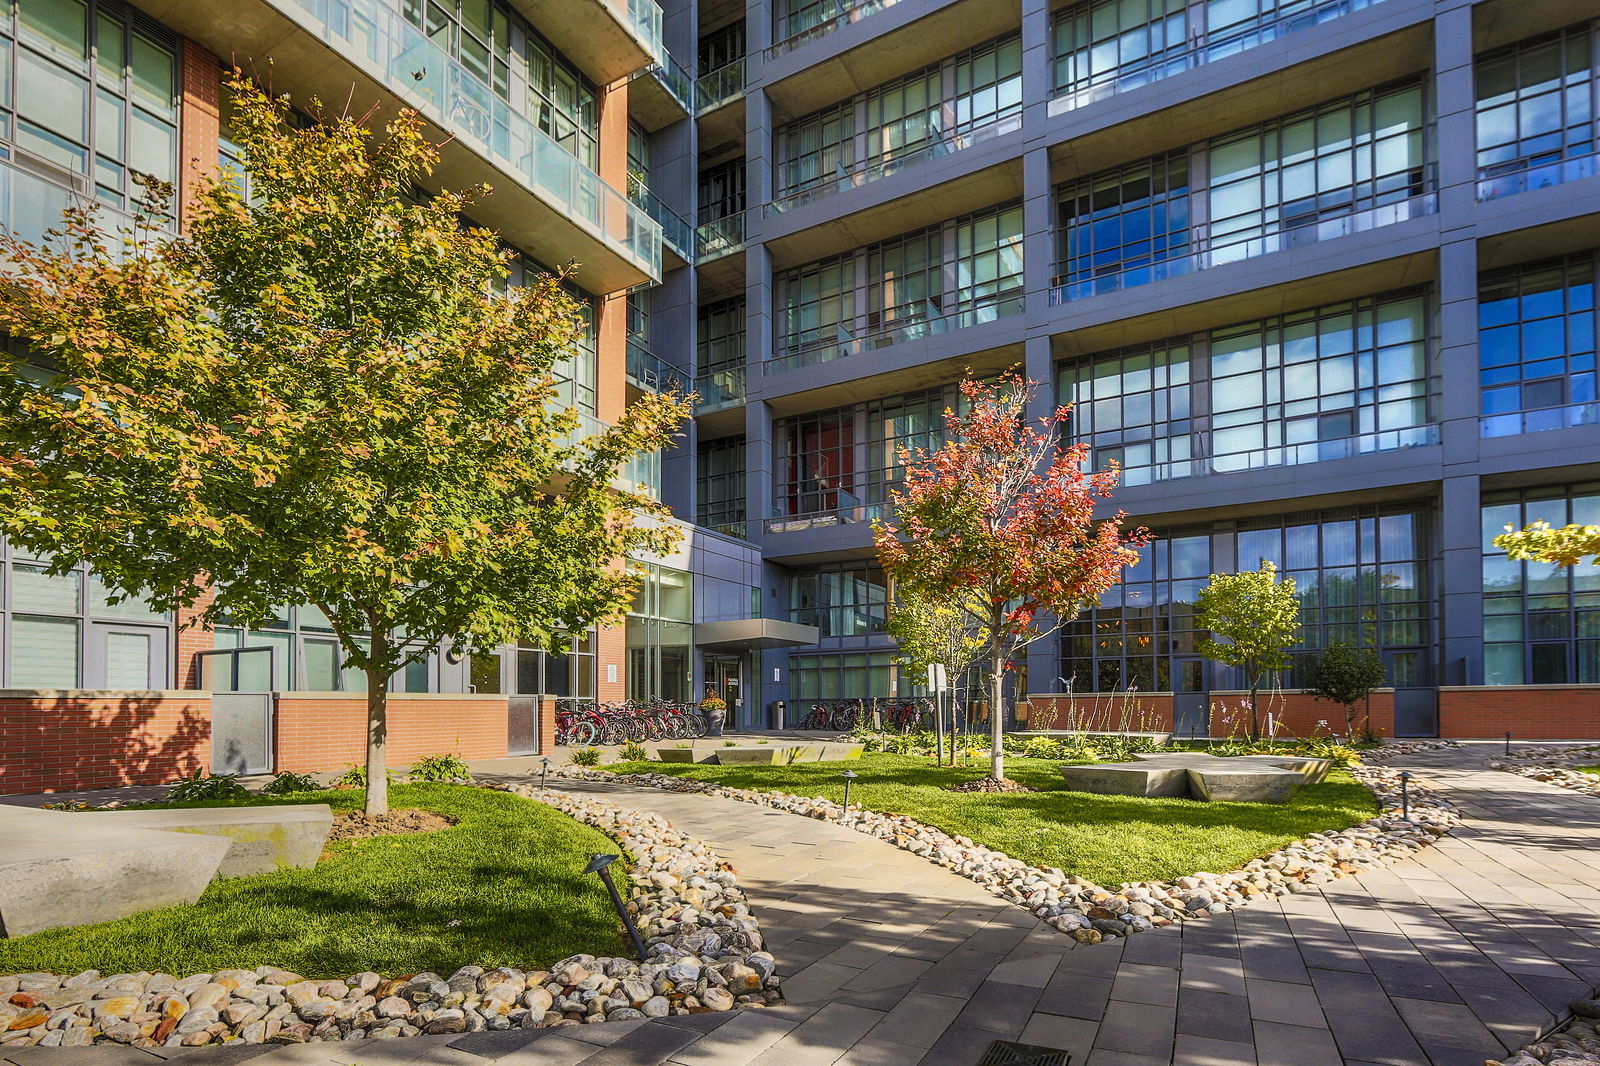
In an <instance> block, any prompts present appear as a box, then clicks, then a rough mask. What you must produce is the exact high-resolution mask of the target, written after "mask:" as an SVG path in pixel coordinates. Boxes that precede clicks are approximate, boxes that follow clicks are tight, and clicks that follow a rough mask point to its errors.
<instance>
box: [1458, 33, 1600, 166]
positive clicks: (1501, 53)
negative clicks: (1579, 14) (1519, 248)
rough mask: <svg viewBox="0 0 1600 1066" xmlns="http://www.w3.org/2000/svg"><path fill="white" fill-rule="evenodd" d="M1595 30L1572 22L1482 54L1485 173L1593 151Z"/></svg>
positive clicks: (1478, 66) (1478, 63)
mask: <svg viewBox="0 0 1600 1066" xmlns="http://www.w3.org/2000/svg"><path fill="white" fill-rule="evenodd" d="M1592 36H1593V35H1592V31H1591V29H1590V27H1589V26H1588V25H1580V26H1572V27H1569V28H1567V29H1565V30H1562V31H1560V32H1558V33H1552V34H1546V35H1544V36H1542V37H1535V38H1533V39H1531V40H1527V41H1521V42H1518V43H1517V44H1514V45H1511V46H1509V47H1506V48H1502V49H1499V50H1497V51H1494V52H1488V53H1485V54H1483V55H1480V56H1478V57H1477V58H1476V60H1475V61H1474V62H1475V72H1476V76H1477V127H1478V175H1479V177H1480V178H1494V177H1497V176H1500V175H1503V174H1514V173H1518V172H1520V171H1524V170H1528V169H1530V168H1533V167H1539V166H1544V165H1546V164H1549V163H1555V162H1559V161H1560V160H1563V159H1570V158H1572V157H1574V156H1582V155H1588V154H1590V153H1591V152H1593V151H1594V148H1595V145H1594V83H1593V71H1592V69H1591V67H1592V62H1593V60H1592V56H1591V49H1592Z"/></svg>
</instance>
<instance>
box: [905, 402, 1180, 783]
mask: <svg viewBox="0 0 1600 1066" xmlns="http://www.w3.org/2000/svg"><path fill="white" fill-rule="evenodd" d="M1036 387H1037V384H1036V383H1035V382H1031V381H1025V380H1023V379H1022V377H1021V376H1020V375H1017V374H1014V373H1010V374H1006V375H1003V376H1002V377H1001V378H1000V379H999V380H998V381H996V382H993V383H985V382H979V381H973V380H970V379H969V380H966V381H963V382H962V383H961V386H960V388H961V395H962V397H963V399H964V400H965V404H964V406H965V408H966V410H965V411H964V412H957V411H952V410H946V411H945V443H944V444H943V445H942V446H940V447H938V448H936V449H931V450H930V449H923V448H919V449H917V450H915V451H908V450H905V449H902V450H901V452H900V456H899V458H900V462H901V464H902V465H903V466H904V467H905V488H904V490H903V491H898V492H895V493H894V495H893V501H892V502H893V515H892V518H891V520H890V521H888V522H878V523H875V524H874V526H873V539H874V542H875V544H876V546H877V549H878V557H879V559H880V560H881V561H882V564H883V569H884V573H885V574H886V575H887V576H888V577H889V579H890V581H891V582H892V583H893V584H894V586H895V587H896V588H898V589H904V590H906V591H907V592H910V593H912V594H914V595H917V596H919V597H923V598H925V599H928V600H931V601H936V602H944V603H948V604H950V605H951V606H952V607H955V608H957V609H959V610H961V611H962V612H963V614H964V615H965V616H966V618H967V621H968V623H969V624H970V626H971V629H972V632H973V634H974V636H975V637H977V638H978V639H979V640H980V641H981V643H982V647H983V649H984V655H983V658H984V659H986V660H987V661H988V663H989V690H990V692H989V727H990V737H991V742H992V750H991V752H990V759H991V769H990V776H991V777H992V778H993V779H994V780H995V781H997V782H1003V781H1005V761H1004V758H1005V757H1004V753H1003V749H1002V746H1001V744H1002V740H1003V735H1004V720H1005V714H1004V684H1005V675H1006V671H1007V670H1008V669H1010V666H1011V663H1012V661H1013V659H1014V658H1015V656H1016V655H1017V653H1018V652H1019V651H1020V650H1022V649H1023V648H1025V647H1026V646H1027V645H1029V644H1031V643H1033V642H1034V641H1036V640H1039V639H1041V638H1043V637H1045V636H1048V635H1049V634H1050V633H1053V632H1055V630H1056V629H1058V628H1060V626H1061V625H1062V624H1063V623H1064V622H1067V621H1070V620H1071V619H1072V618H1074V617H1076V616H1077V614H1078V612H1079V611H1081V610H1082V609H1083V608H1085V607H1088V606H1091V605H1092V604H1094V602H1095V601H1096V600H1097V599H1099V597H1100V596H1101V594H1102V593H1104V592H1105V591H1106V590H1107V589H1109V588H1111V587H1112V586H1113V585H1115V584H1117V582H1118V581H1120V580H1121V579H1122V571H1123V568H1124V567H1127V566H1129V565H1131V564H1133V563H1135V562H1137V561H1138V559H1139V553H1138V551H1137V549H1138V548H1140V547H1142V546H1143V545H1144V544H1146V543H1147V542H1148V541H1149V534H1148V533H1147V532H1146V531H1145V530H1144V529H1142V528H1140V529H1137V530H1124V529H1123V528H1122V522H1123V518H1124V517H1125V516H1124V514H1123V513H1122V512H1120V511H1119V512H1117V513H1116V515H1114V516H1113V517H1110V518H1105V519H1102V520H1100V521H1096V520H1095V518H1094V509H1095V502H1096V501H1097V500H1100V499H1105V498H1108V497H1110V495H1111V490H1112V489H1113V488H1114V487H1115V486H1116V484H1117V476H1118V472H1119V471H1118V468H1117V466H1116V464H1114V463H1113V464H1111V465H1110V466H1109V468H1108V469H1105V470H1101V471H1097V472H1094V473H1086V472H1085V471H1084V469H1083V467H1084V463H1085V461H1086V460H1087V459H1088V447H1087V446H1086V445H1083V444H1075V445H1070V446H1063V445H1062V442H1061V427H1062V426H1063V425H1064V424H1065V423H1066V421H1067V416H1068V408H1066V407H1061V408H1058V409H1057V410H1056V411H1054V412H1053V413H1052V414H1050V415H1048V416H1046V417H1044V418H1041V419H1039V420H1038V421H1037V424H1034V425H1030V424H1029V423H1028V421H1027V417H1026V408H1027V404H1028V400H1029V398H1030V396H1031V395H1032V393H1033V390H1034V389H1035V388H1036ZM1042 616H1049V617H1051V618H1052V619H1053V622H1052V624H1050V625H1048V626H1044V625H1041V624H1040V619H1041V617H1042Z"/></svg>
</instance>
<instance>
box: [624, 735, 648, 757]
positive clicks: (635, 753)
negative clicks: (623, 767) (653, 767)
mask: <svg viewBox="0 0 1600 1066" xmlns="http://www.w3.org/2000/svg"><path fill="white" fill-rule="evenodd" d="M622 758H623V760H624V761H625V762H644V761H646V760H648V759H649V758H650V749H649V748H647V747H645V746H644V745H643V744H641V743H639V742H638V741H637V740H630V741H628V742H627V743H626V744H624V745H623V746H622Z"/></svg>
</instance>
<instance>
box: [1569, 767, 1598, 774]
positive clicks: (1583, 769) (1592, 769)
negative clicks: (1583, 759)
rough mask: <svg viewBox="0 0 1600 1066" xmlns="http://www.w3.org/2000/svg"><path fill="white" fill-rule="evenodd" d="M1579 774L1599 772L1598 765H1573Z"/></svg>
mask: <svg viewBox="0 0 1600 1066" xmlns="http://www.w3.org/2000/svg"><path fill="white" fill-rule="evenodd" d="M1573 769H1574V770H1576V771H1578V772H1579V773H1580V774H1600V766H1574V767H1573Z"/></svg>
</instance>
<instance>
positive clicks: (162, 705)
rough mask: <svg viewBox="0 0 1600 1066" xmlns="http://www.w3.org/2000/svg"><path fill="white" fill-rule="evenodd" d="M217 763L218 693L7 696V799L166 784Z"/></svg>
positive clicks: (0, 743) (1, 717)
mask: <svg viewBox="0 0 1600 1066" xmlns="http://www.w3.org/2000/svg"><path fill="white" fill-rule="evenodd" d="M210 765H211V696H210V694H209V693H190V692H115V693H107V692H90V691H77V690H67V691H61V692H20V691H12V692H0V795H8V796H10V795H18V794H22V793H29V792H63V791H68V790H72V789H80V788H115V787H117V786H119V785H160V784H165V783H167V782H169V781H173V780H176V779H177V778H179V777H182V776H184V775H186V774H188V773H190V772H192V771H193V770H195V769H196V768H200V767H206V768H209V767H210Z"/></svg>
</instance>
